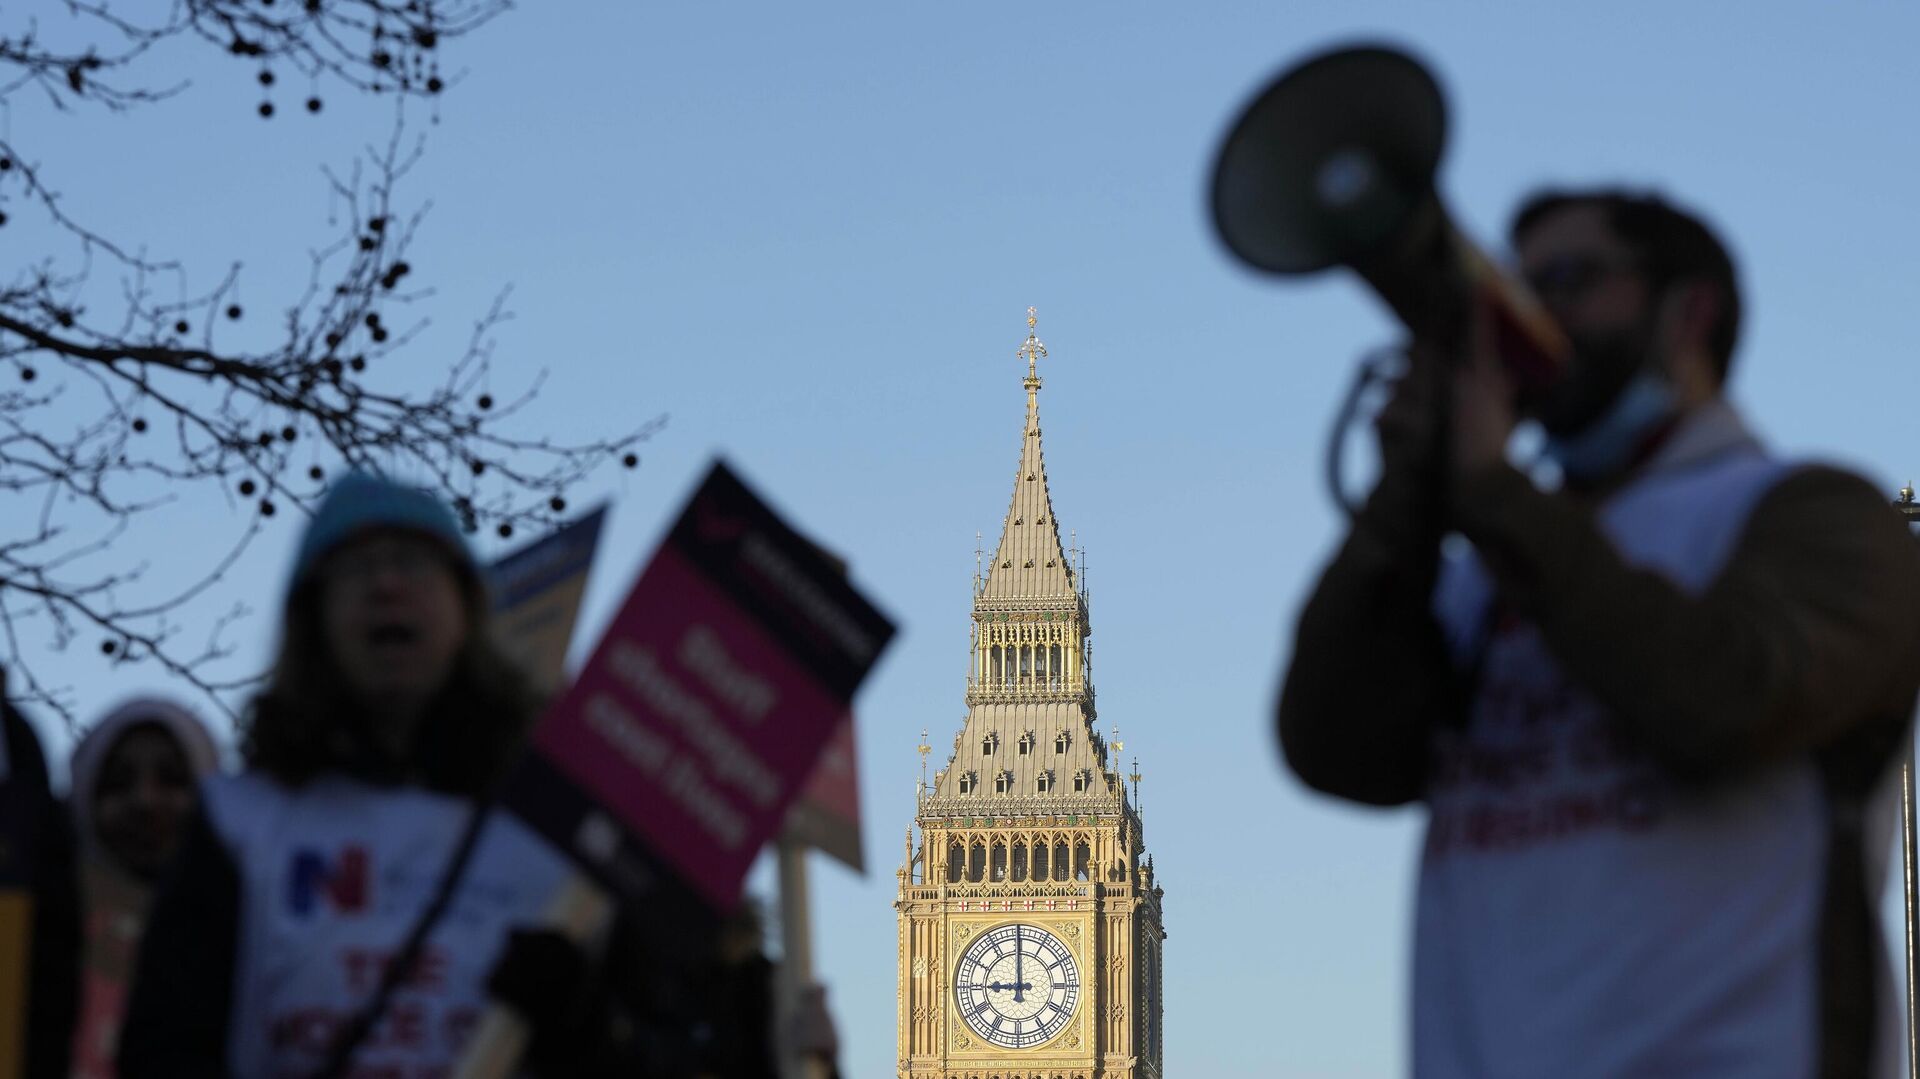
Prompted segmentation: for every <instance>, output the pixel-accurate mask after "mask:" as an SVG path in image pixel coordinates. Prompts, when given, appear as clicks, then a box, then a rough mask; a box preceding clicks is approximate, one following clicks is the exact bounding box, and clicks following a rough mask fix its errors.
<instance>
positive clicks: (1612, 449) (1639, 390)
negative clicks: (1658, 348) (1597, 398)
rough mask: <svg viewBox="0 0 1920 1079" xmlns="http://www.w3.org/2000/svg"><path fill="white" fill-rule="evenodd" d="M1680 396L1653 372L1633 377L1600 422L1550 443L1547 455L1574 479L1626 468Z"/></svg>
mask: <svg viewBox="0 0 1920 1079" xmlns="http://www.w3.org/2000/svg"><path fill="white" fill-rule="evenodd" d="M1676 404H1677V397H1676V395H1675V394H1674V392H1673V386H1672V384H1671V383H1669V382H1668V381H1667V380H1666V378H1664V377H1663V376H1661V375H1657V374H1654V373H1653V372H1651V371H1642V372H1641V373H1640V374H1637V375H1635V376H1633V378H1632V379H1630V380H1629V381H1628V382H1627V385H1626V388H1625V389H1622V390H1621V391H1620V393H1619V395H1618V396H1617V397H1615V398H1614V399H1613V404H1611V405H1609V406H1608V407H1607V410H1606V411H1605V412H1603V413H1601V414H1600V416H1599V418H1598V419H1596V420H1594V421H1593V422H1592V423H1589V424H1588V425H1587V426H1585V427H1583V428H1581V429H1580V430H1579V431H1577V432H1575V433H1574V434H1571V435H1552V436H1549V437H1548V439H1547V446H1546V451H1545V452H1546V457H1547V459H1548V460H1549V461H1552V462H1553V463H1555V464H1557V465H1559V466H1560V471H1561V472H1563V473H1565V474H1566V475H1567V477H1568V478H1569V479H1573V480H1578V481H1587V482H1591V481H1594V480H1602V479H1606V478H1607V477H1609V476H1612V475H1615V474H1616V473H1618V472H1619V471H1620V470H1621V469H1623V468H1625V467H1626V466H1627V464H1628V462H1629V461H1631V460H1632V459H1633V454H1634V451H1636V450H1638V449H1639V448H1640V447H1641V446H1642V445H1644V444H1645V443H1646V440H1647V437H1648V436H1649V435H1651V434H1653V432H1654V431H1655V429H1657V428H1658V427H1659V426H1660V425H1661V424H1662V423H1665V422H1666V421H1667V420H1668V418H1670V417H1671V416H1672V415H1673V413H1674V409H1675V406H1676Z"/></svg>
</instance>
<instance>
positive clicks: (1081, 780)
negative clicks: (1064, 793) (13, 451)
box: [1073, 768, 1093, 794]
mask: <svg viewBox="0 0 1920 1079" xmlns="http://www.w3.org/2000/svg"><path fill="white" fill-rule="evenodd" d="M1092 788H1093V773H1092V772H1089V771H1087V770H1086V769H1085V768H1082V769H1080V770H1079V771H1078V772H1075V773H1073V792H1074V793H1075V794H1084V793H1086V792H1087V791H1088V790H1091V789H1092Z"/></svg>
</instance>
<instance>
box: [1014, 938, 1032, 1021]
mask: <svg viewBox="0 0 1920 1079" xmlns="http://www.w3.org/2000/svg"><path fill="white" fill-rule="evenodd" d="M1021 954H1022V953H1021V951H1020V923H1019V922H1015V923H1013V981H1014V986H1013V1002H1014V1003H1015V1004H1019V1003H1021V1002H1022V1001H1024V1000H1025V999H1026V998H1025V997H1023V996H1021V995H1020V994H1021V983H1023V982H1025V981H1026V979H1025V978H1024V977H1022V976H1021V970H1020V958H1021ZM1027 988H1029V989H1031V988H1033V987H1032V986H1027Z"/></svg>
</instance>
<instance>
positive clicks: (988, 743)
mask: <svg viewBox="0 0 1920 1079" xmlns="http://www.w3.org/2000/svg"><path fill="white" fill-rule="evenodd" d="M999 748H1000V735H999V734H998V733H997V732H994V731H988V732H987V736H986V737H985V738H982V739H980V753H981V754H982V755H983V756H988V757H991V756H993V751H994V750H996V749H999Z"/></svg>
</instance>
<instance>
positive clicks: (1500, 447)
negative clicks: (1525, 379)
mask: <svg viewBox="0 0 1920 1079" xmlns="http://www.w3.org/2000/svg"><path fill="white" fill-rule="evenodd" d="M1492 321H1493V319H1492V313H1491V312H1490V311H1488V310H1487V306H1486V304H1485V303H1480V304H1477V305H1476V306H1475V308H1474V319H1473V330H1472V332H1471V334H1470V335H1469V338H1468V342H1467V350H1466V355H1464V356H1462V357H1461V359H1460V362H1459V363H1457V364H1454V365H1453V370H1452V372H1451V374H1452V383H1453V386H1452V389H1453V416H1452V424H1453V430H1452V432H1451V438H1450V439H1449V443H1450V445H1449V448H1450V450H1451V457H1452V461H1451V462H1450V464H1451V468H1450V472H1451V477H1452V479H1453V480H1455V481H1456V483H1457V482H1458V481H1459V480H1461V479H1463V478H1465V477H1468V476H1471V475H1473V474H1475V473H1476V472H1480V471H1482V470H1484V469H1487V468H1491V467H1494V466H1497V465H1501V464H1504V463H1506V459H1507V442H1508V441H1509V440H1510V439H1511V438H1512V437H1513V427H1514V423H1515V422H1516V420H1517V419H1518V417H1517V414H1516V411H1515V404H1514V403H1515V401H1516V400H1517V398H1518V396H1519V391H1518V389H1517V388H1516V387H1515V385H1514V381H1513V376H1512V375H1511V374H1510V373H1509V372H1508V371H1507V365H1506V364H1505V363H1504V362H1503V361H1502V360H1501V359H1500V356H1499V354H1498V353H1497V352H1496V351H1495V349H1494V346H1493V342H1494V335H1493V326H1492Z"/></svg>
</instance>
